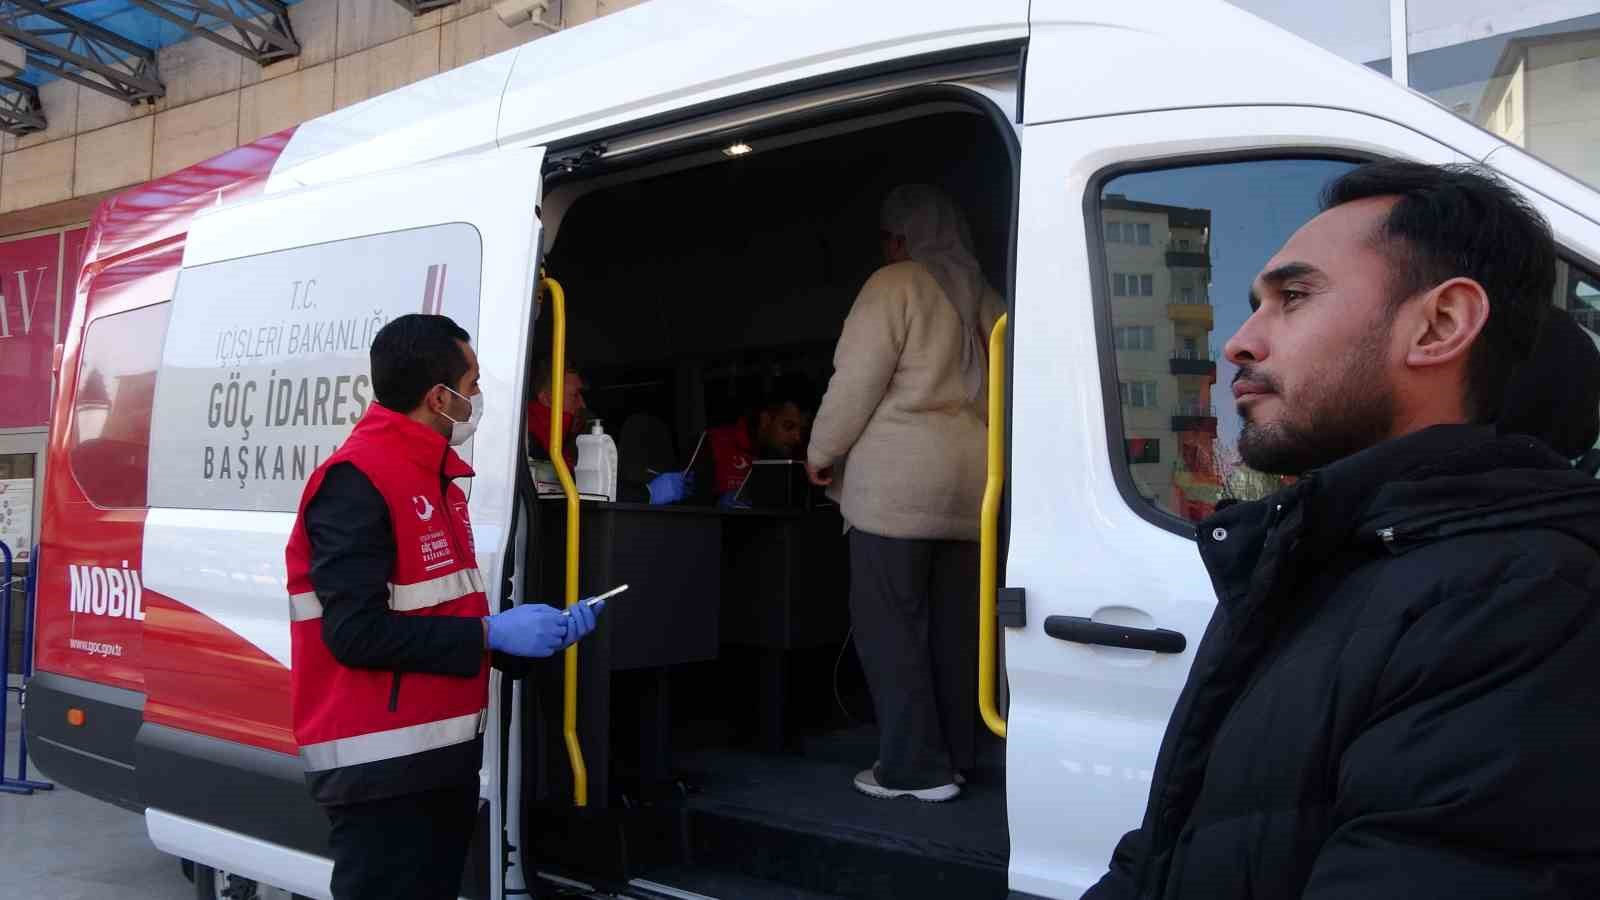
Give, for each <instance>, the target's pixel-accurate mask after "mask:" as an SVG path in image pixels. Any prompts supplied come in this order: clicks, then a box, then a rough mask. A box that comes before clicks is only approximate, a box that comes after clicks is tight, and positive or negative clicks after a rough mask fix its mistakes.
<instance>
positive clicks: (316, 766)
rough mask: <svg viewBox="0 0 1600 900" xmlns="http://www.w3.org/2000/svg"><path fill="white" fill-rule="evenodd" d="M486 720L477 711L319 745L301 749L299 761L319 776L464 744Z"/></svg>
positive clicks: (484, 716)
mask: <svg viewBox="0 0 1600 900" xmlns="http://www.w3.org/2000/svg"><path fill="white" fill-rule="evenodd" d="M486 716H487V713H486V712H485V711H484V710H479V711H477V712H475V713H468V714H466V715H464V716H456V717H455V718H453V719H440V720H439V721H437V722H424V723H422V724H421V725H411V726H408V727H406V728H394V729H391V730H389V731H374V732H370V733H368V734H360V735H356V736H355V737H347V738H339V739H337V740H332V741H323V742H322V743H320V744H310V745H308V746H305V747H301V748H300V758H301V759H303V760H305V764H306V771H308V772H320V771H323V770H325V769H339V768H343V767H345V766H359V765H361V764H363V763H369V762H377V761H378V760H380V759H394V758H396V757H400V756H410V755H412V754H415V753H423V752H425V751H428V750H437V749H439V748H441V747H450V746H454V745H455V744H464V743H466V742H467V741H470V740H472V739H474V738H476V737H477V736H478V735H479V733H481V732H482V731H483V723H484V720H485V718H486Z"/></svg>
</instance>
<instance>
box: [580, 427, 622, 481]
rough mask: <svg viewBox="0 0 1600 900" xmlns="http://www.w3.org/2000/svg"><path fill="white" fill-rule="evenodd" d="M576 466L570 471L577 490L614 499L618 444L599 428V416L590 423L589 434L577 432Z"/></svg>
mask: <svg viewBox="0 0 1600 900" xmlns="http://www.w3.org/2000/svg"><path fill="white" fill-rule="evenodd" d="M576 443H577V445H578V468H577V470H576V471H575V472H573V480H574V481H575V482H577V485H578V493H580V494H582V495H583V496H584V497H585V498H589V499H599V498H604V499H606V500H611V501H615V500H616V499H617V445H616V442H615V441H613V440H611V435H609V434H606V432H605V429H604V428H603V427H601V423H600V420H599V419H595V420H593V421H592V422H591V423H590V426H589V433H588V434H580V435H578V437H577V439H576Z"/></svg>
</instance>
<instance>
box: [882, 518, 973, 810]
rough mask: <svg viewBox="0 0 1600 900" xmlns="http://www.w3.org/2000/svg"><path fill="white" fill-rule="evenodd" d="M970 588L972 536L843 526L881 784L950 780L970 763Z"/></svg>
mask: <svg viewBox="0 0 1600 900" xmlns="http://www.w3.org/2000/svg"><path fill="white" fill-rule="evenodd" d="M977 596H978V545H977V544H975V543H969V542H964V541H922V540H906V539H900V538H886V537H879V536H877V535H874V534H867V533H866V532H863V531H861V530H860V529H854V530H852V531H851V532H850V618H851V620H852V622H853V623H854V625H855V640H856V653H857V654H859V655H860V657H861V666H862V668H863V669H864V670H865V672H866V676H867V687H868V689H869V690H870V691H871V692H872V705H873V707H874V708H875V709H876V710H877V714H878V731H879V734H878V753H879V757H878V761H879V768H878V781H879V783H880V784H882V785H883V786H884V787H890V788H899V789H903V790H918V789H922V788H929V787H936V786H939V785H944V784H949V783H950V782H951V780H952V779H953V777H954V773H955V771H956V770H960V769H971V768H972V767H973V765H974V762H975V754H976V748H975V743H976V740H977V727H978V607H977V603H978V601H977Z"/></svg>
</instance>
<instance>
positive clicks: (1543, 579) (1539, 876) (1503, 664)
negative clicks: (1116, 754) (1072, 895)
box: [1085, 406, 1600, 900]
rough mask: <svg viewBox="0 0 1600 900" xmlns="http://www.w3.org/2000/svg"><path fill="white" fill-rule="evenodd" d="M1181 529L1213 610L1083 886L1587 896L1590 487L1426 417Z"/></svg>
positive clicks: (1373, 897) (1590, 856) (1483, 432)
mask: <svg viewBox="0 0 1600 900" xmlns="http://www.w3.org/2000/svg"><path fill="white" fill-rule="evenodd" d="M1592 408H1593V407H1592V406H1591V409H1592ZM1199 532H1200V535H1199V539H1200V552H1201V556H1202V558H1203V559H1204V561H1205V564H1206V567H1207V569H1208V570H1209V571H1210V573H1211V577H1212V580H1213V583H1214V586H1215V588H1216V593H1217V598H1218V604H1217V609H1216V612H1215V614H1214V615H1213V617H1212V620H1211V623H1210V625H1209V626H1208V627H1207V629H1206V634H1205V637H1204V639H1203V640H1202V642H1201V644H1200V647H1199V649H1198V650H1197V653H1196V657H1195V660H1194V664H1193V667H1192V669H1191V670H1190V675H1189V680H1188V683H1187V684H1186V685H1185V687H1184V690H1183V693H1182V695H1181V696H1180V697H1179V700H1178V703H1177V707H1176V709H1175V710H1174V712H1173V715H1172V719H1171V721H1170V722H1169V724H1168V726H1167V732H1166V736H1165V738H1164V739H1163V741H1162V745H1161V751H1160V754H1159V756H1158V758H1157V761H1156V768H1155V772H1154V778H1153V783H1152V785H1151V790H1150V797H1149V801H1148V805H1147V807H1146V811H1145V817H1144V822H1143V825H1142V826H1141V827H1140V828H1139V829H1138V830H1136V831H1134V832H1131V833H1130V834H1128V835H1127V836H1126V837H1125V838H1123V840H1122V843H1121V844H1120V845H1119V846H1118V848H1117V851H1116V854H1115V856H1114V858H1113V860H1112V863H1111V870H1110V872H1109V873H1108V874H1107V875H1106V876H1105V877H1104V878H1103V879H1102V881H1101V882H1100V883H1099V884H1098V885H1097V886H1095V887H1094V888H1092V889H1091V890H1090V891H1089V892H1088V894H1086V895H1085V896H1086V897H1087V898H1094V900H1113V898H1117V900H1120V898H1130V900H1131V898H1183V900H1195V898H1229V900H1244V898H1263V900H1288V898H1302V897H1303V898H1315V900H1334V898H1340V900H1343V898H1361V900H1387V898H1396V900H1401V898H1403V900H1413V898H1424V897H1429V898H1431V897H1449V898H1454V900H1460V898H1466V900H1471V898H1511V897H1517V898H1522V897H1573V898H1576V897H1593V896H1597V895H1600V768H1597V766H1600V484H1597V483H1596V482H1595V481H1593V480H1592V479H1590V478H1588V477H1587V476H1585V475H1583V474H1582V473H1580V472H1577V471H1574V470H1573V469H1572V467H1571V466H1570V465H1569V464H1568V463H1567V461H1566V460H1565V459H1563V458H1562V457H1560V456H1559V455H1557V454H1555V453H1553V452H1552V451H1551V450H1550V449H1548V447H1547V446H1546V445H1545V444H1543V443H1541V442H1540V441H1537V440H1535V439H1533V438H1529V437H1525V436H1517V435H1507V436H1500V435H1497V434H1496V433H1495V431H1494V430H1493V429H1491V428H1487V427H1473V426H1441V427H1437V428H1432V429H1428V430H1426V431H1422V432H1419V433H1417V434H1413V435H1410V436H1407V437H1404V438H1400V439H1397V440H1394V441H1390V442H1387V443H1385V444H1381V445H1379V446H1377V447H1374V448H1371V449H1369V450H1367V451H1364V452H1362V453H1359V454H1356V455H1355V456H1352V457H1349V458H1347V459H1345V460H1343V461H1341V462H1339V463H1336V464H1334V465H1332V466H1329V467H1328V468H1326V469H1323V470H1321V471H1319V472H1316V473H1313V474H1312V475H1310V476H1307V477H1306V478H1305V479H1302V480H1301V481H1300V482H1298V483H1297V484H1295V485H1293V486H1292V487H1290V488H1287V489H1285V490H1284V491H1281V492H1279V493H1278V494H1277V495H1274V496H1273V497H1271V498H1269V499H1267V500H1264V501H1259V502H1255V503H1245V504H1240V505H1237V506H1234V507H1231V508H1229V509H1227V510H1226V511H1224V512H1222V513H1219V514H1218V515H1216V516H1215V517H1213V518H1212V519H1210V520H1208V521H1206V522H1204V523H1202V524H1201V526H1200V528H1199Z"/></svg>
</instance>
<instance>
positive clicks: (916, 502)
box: [806, 185, 1002, 801]
mask: <svg viewBox="0 0 1600 900" xmlns="http://www.w3.org/2000/svg"><path fill="white" fill-rule="evenodd" d="M880 224H881V227H882V240H883V251H884V257H885V260H886V262H887V265H885V266H884V267H883V268H881V269H879V270H878V271H877V272H876V273H874V274H873V276H872V277H871V278H869V279H868V280H867V283H866V285H864V286H863V287H862V288H861V293H860V294H859V295H857V297H856V301H855V306H854V307H852V309H851V311H850V315H849V317H848V318H847V319H846V320H845V323H844V331H843V333H842V334H841V335H840V337H839V344H838V348H837V349H836V351H835V353H834V361H833V364H834V374H833V378H832V380H831V381H830V382H829V383H828V392H827V395H826V396H824V397H823V400H822V407H821V409H819V410H818V412H817V417H816V422H815V424H814V425H813V426H812V432H811V444H810V447H809V449H808V452H807V461H806V470H807V472H808V473H809V474H810V476H811V479H812V481H813V482H815V483H816V484H819V485H825V486H827V487H828V490H829V495H830V496H832V497H834V499H836V500H838V501H839V505H840V508H841V510H842V512H843V514H844V518H845V521H846V523H847V525H848V526H849V528H850V617H851V620H852V622H853V624H854V627H855V639H856V650H857V653H858V654H859V655H860V657H861V663H862V667H863V669H864V670H865V671H866V675H867V684H868V687H869V689H870V690H871V692H872V700H873V706H874V707H875V708H876V709H877V714H878V728H879V739H878V749H879V759H878V761H877V763H876V764H874V765H873V767H872V768H870V769H867V770H865V771H863V772H861V773H860V774H858V775H857V776H856V779H855V785H856V788H857V790H860V791H861V792H862V793H865V794H868V795H870V796H874V797H884V798H892V797H901V796H913V797H916V798H917V799H920V800H930V801H938V800H949V799H952V798H954V797H955V796H957V795H958V794H959V793H960V792H961V789H960V787H959V784H960V783H961V782H962V781H963V775H962V774H961V773H962V770H968V769H971V768H972V767H973V765H974V762H975V760H974V756H975V748H974V743H975V741H976V735H977V646H978V644H977V623H976V621H975V617H974V615H973V611H974V609H975V604H976V597H975V595H976V591H977V584H978V543H977V541H978V520H979V510H980V507H981V506H982V501H983V484H984V448H985V442H984V430H985V423H984V388H985V382H986V378H985V374H986V370H987V358H988V354H987V347H988V334H989V330H990V329H991V328H992V327H993V325H994V322H995V319H996V318H997V317H998V316H999V313H1000V311H1001V308H1002V302H1001V300H1000V297H999V295H998V294H997V293H996V292H995V291H994V289H993V288H991V287H990V286H989V283H988V282H987V281H986V280H985V279H984V276H983V271H982V269H981V268H980V267H979V265H978V260H977V257H976V256H975V255H974V253H973V244H972V234H971V231H970V230H969V229H968V227H967V222H966V219H965V217H963V216H962V214H961V212H960V211H959V210H958V209H957V208H956V205H955V203H954V202H952V201H951V199H950V198H949V197H948V196H947V195H945V194H944V192H942V191H940V190H938V189H937V188H934V187H930V186H928V185H906V186H902V187H898V188H895V189H894V190H893V191H890V192H889V195H888V196H887V198H885V200H884V204H883V211H882V215H881V219H880Z"/></svg>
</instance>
